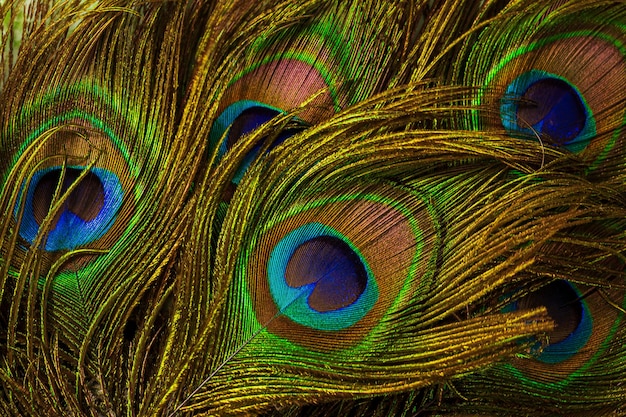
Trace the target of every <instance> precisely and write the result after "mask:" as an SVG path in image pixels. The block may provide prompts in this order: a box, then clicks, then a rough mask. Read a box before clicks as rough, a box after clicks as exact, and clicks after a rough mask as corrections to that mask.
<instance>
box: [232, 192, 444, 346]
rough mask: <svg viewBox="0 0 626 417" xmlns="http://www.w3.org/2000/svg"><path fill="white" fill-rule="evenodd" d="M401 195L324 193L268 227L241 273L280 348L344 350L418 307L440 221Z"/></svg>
mask: <svg viewBox="0 0 626 417" xmlns="http://www.w3.org/2000/svg"><path fill="white" fill-rule="evenodd" d="M402 193H403V192H402V191H400V190H395V189H391V188H386V187H382V188H381V189H380V190H377V191H372V192H366V193H362V192H354V191H353V192H346V194H344V195H341V194H339V195H335V194H332V195H321V196H319V197H317V198H313V199H310V200H307V201H305V202H302V203H299V204H294V205H292V206H291V207H290V208H289V209H287V210H286V215H284V216H280V217H278V218H275V219H272V220H269V221H268V222H267V223H265V226H263V227H262V230H263V232H262V233H261V234H260V236H259V238H258V239H256V240H255V243H254V246H253V247H251V248H250V249H249V250H247V251H245V254H246V255H245V258H244V259H246V261H245V262H246V264H247V265H248V267H247V268H246V269H245V273H244V274H243V276H242V278H244V280H245V282H246V283H247V284H246V285H247V287H248V291H247V294H249V295H248V297H250V304H251V306H252V307H253V311H254V314H255V316H256V320H257V321H258V323H260V324H261V325H263V326H267V330H268V331H269V332H270V333H271V334H274V335H275V336H276V337H278V338H280V339H282V340H284V341H285V342H287V341H290V342H291V343H294V344H296V345H300V346H303V347H306V348H308V349H312V350H319V351H325V350H328V349H331V350H334V349H342V348H348V347H351V346H355V345H358V344H359V343H361V342H362V341H363V339H366V338H367V337H368V335H369V334H371V331H372V330H373V329H375V328H376V327H377V326H380V325H381V324H380V323H381V321H382V320H383V318H384V317H386V316H387V315H388V314H391V313H392V311H396V309H399V308H401V306H403V305H406V304H407V303H409V302H411V301H415V299H416V297H419V296H420V295H419V294H422V292H423V291H425V288H427V287H428V286H429V285H430V278H429V276H430V274H431V273H432V264H433V262H434V259H435V258H436V254H435V250H434V245H435V243H436V240H437V235H438V231H437V226H436V224H437V222H436V220H435V218H434V217H433V214H432V213H431V212H430V208H429V207H428V205H427V204H426V203H425V202H423V201H422V200H420V199H419V197H418V196H415V195H412V194H409V195H408V196H404V198H402V197H400V195H401V194H402ZM378 221H380V222H381V223H378ZM381 288H385V291H382V290H381ZM331 335H334V336H332V343H329V341H330V339H329V337H331ZM281 343H282V342H281Z"/></svg>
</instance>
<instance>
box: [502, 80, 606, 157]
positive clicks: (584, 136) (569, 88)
mask: <svg viewBox="0 0 626 417" xmlns="http://www.w3.org/2000/svg"><path fill="white" fill-rule="evenodd" d="M500 115H501V118H502V124H503V125H504V127H505V128H506V129H507V130H508V131H509V133H510V134H511V135H513V136H516V135H520V134H525V136H526V137H533V136H538V137H540V138H542V139H543V140H547V141H549V143H552V144H553V145H556V146H559V147H564V148H566V149H568V150H569V151H571V152H580V151H582V150H584V149H585V148H586V147H587V145H588V144H589V142H590V141H591V139H592V138H593V137H594V136H595V134H596V123H595V120H594V117H593V115H592V113H591V109H590V108H589V106H588V105H587V103H586V101H585V99H584V97H583V96H582V95H581V94H580V92H579V91H578V89H577V88H576V87H575V86H574V85H572V84H570V83H569V82H568V81H567V80H565V79H562V78H560V77H559V76H557V75H555V74H550V73H547V72H544V71H536V70H532V71H528V72H525V73H523V74H522V75H520V76H519V77H517V78H515V80H513V82H511V83H510V84H509V85H508V87H507V88H506V92H505V95H504V97H503V98H502V104H501V105H500Z"/></svg>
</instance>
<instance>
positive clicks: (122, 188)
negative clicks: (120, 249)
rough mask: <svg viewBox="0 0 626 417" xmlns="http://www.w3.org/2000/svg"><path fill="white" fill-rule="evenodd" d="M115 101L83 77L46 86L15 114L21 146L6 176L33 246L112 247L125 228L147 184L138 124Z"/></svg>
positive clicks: (14, 133)
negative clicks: (141, 184) (135, 137)
mask: <svg viewBox="0 0 626 417" xmlns="http://www.w3.org/2000/svg"><path fill="white" fill-rule="evenodd" d="M115 106H116V105H115V101H114V100H112V99H111V98H110V97H108V95H107V94H106V93H105V92H104V91H103V90H101V89H99V88H97V87H95V86H93V85H87V84H80V83H79V84H76V85H72V86H69V87H67V88H57V89H54V90H53V91H51V92H49V93H46V94H43V95H42V96H41V97H40V98H39V100H38V101H36V102H34V103H33V104H31V105H30V106H24V107H23V108H22V109H21V113H20V116H19V117H16V118H14V119H13V120H12V125H11V127H10V131H9V132H10V133H11V135H10V136H9V138H10V139H8V140H10V141H11V142H12V143H15V146H14V147H13V148H14V149H16V150H17V151H16V152H15V153H13V154H12V155H10V159H11V160H12V164H11V165H10V166H9V168H10V169H8V170H6V171H5V172H4V176H5V178H6V179H7V181H9V183H8V184H13V185H12V187H13V189H14V191H13V193H14V195H15V200H14V204H13V205H12V207H10V208H8V210H10V212H11V215H12V217H13V218H14V219H15V221H16V222H17V223H18V225H17V231H18V234H19V236H20V238H21V239H22V240H23V242H24V245H25V246H30V247H36V248H37V249H41V250H43V251H46V252H50V253H53V252H59V251H60V252H63V251H68V250H75V249H78V248H83V247H89V248H93V249H105V248H108V247H110V243H111V242H113V241H114V240H115V238H116V237H119V236H120V234H121V232H122V231H123V230H124V227H123V226H122V224H121V223H122V221H120V213H121V212H122V211H124V212H126V213H128V212H129V211H132V208H133V207H134V204H135V202H136V199H137V196H138V193H140V192H141V191H140V190H139V188H138V187H137V185H138V183H137V177H138V173H139V170H138V166H137V162H138V161H137V160H136V159H135V158H133V157H131V152H136V149H131V148H129V141H128V139H129V138H128V137H127V136H128V132H129V130H128V129H130V125H131V124H130V123H129V122H128V121H126V120H124V119H120V117H119V111H118V109H116V107H115ZM100 113H101V115H100ZM7 149H10V148H9V147H7ZM7 191H8V190H7ZM55 256H56V255H55ZM59 256H60V255H59ZM86 258H91V257H89V256H87V257H86ZM84 261H85V259H82V260H80V259H76V261H75V262H73V263H74V264H76V265H79V264H80V265H82V264H84ZM71 264H72V262H70V264H68V267H69V268H70V269H72V268H73V267H72V265H71Z"/></svg>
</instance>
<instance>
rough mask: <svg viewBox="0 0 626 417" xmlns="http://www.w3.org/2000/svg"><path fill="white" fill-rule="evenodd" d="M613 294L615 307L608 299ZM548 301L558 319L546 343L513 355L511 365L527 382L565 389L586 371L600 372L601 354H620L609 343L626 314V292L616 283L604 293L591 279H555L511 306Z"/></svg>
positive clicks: (549, 308)
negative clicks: (528, 354)
mask: <svg viewBox="0 0 626 417" xmlns="http://www.w3.org/2000/svg"><path fill="white" fill-rule="evenodd" d="M607 297H609V298H610V299H612V300H613V301H614V302H615V303H616V305H617V307H614V306H612V305H611V304H610V303H607ZM538 306H545V307H546V309H547V310H548V314H549V316H550V317H551V318H552V320H553V321H554V323H555V328H554V330H553V331H551V332H549V333H548V334H547V336H548V338H547V340H546V341H545V343H544V344H543V346H541V347H540V346H539V345H537V346H536V347H537V348H539V349H537V350H535V351H534V353H533V355H532V358H517V359H514V360H512V361H511V363H510V368H509V369H510V371H511V372H512V374H513V375H515V376H516V377H517V378H519V379H520V381H521V382H522V383H524V384H527V385H528V386H529V387H530V386H532V387H535V388H538V387H542V388H543V389H550V390H552V389H557V390H558V389H562V387H564V386H567V385H568V384H577V383H578V384H580V383H582V384H584V375H585V374H591V373H595V372H597V369H598V368H597V367H598V366H600V364H599V363H597V361H598V360H599V358H600V357H601V355H603V354H604V355H607V354H609V352H613V353H610V354H609V355H619V351H620V349H617V350H615V348H614V347H613V348H611V346H612V345H613V344H614V343H615V337H616V335H617V333H618V332H619V328H620V326H621V323H622V322H623V320H624V313H623V308H624V306H626V292H625V291H624V290H623V289H620V288H615V289H612V290H610V292H608V293H603V292H602V290H598V289H597V288H594V287H592V286H589V285H584V284H579V283H573V282H569V281H565V280H556V281H553V282H552V283H550V284H547V285H545V286H543V287H541V288H540V289H538V290H536V291H534V292H532V293H529V294H528V295H526V296H524V297H522V298H520V299H519V300H518V301H517V302H516V303H514V305H513V308H520V309H526V308H536V307H538Z"/></svg>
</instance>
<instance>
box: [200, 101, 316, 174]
mask: <svg viewBox="0 0 626 417" xmlns="http://www.w3.org/2000/svg"><path fill="white" fill-rule="evenodd" d="M283 113H284V111H283V110H281V109H277V108H274V107H272V106H269V105H267V104H264V103H260V102H257V101H252V100H241V101H238V102H236V103H233V104H231V105H230V106H228V107H227V108H226V109H225V110H224V111H223V112H222V113H221V114H220V116H219V117H218V118H217V120H216V121H215V123H214V124H213V127H212V128H211V132H210V134H209V142H210V144H211V146H217V145H218V144H219V150H218V156H219V157H220V158H221V157H222V156H224V155H225V154H226V152H228V150H230V149H231V148H232V147H233V146H234V145H235V144H236V143H237V141H238V140H239V139H241V138H242V137H243V136H245V135H247V134H249V133H251V132H253V131H254V130H256V129H258V128H259V127H260V126H261V125H263V124H264V123H267V122H269V121H270V120H272V119H273V118H275V117H276V116H279V115H281V114H283ZM306 127H307V126H306V125H305V124H304V123H302V124H301V125H296V126H291V127H288V128H286V129H284V130H282V131H281V132H280V133H279V134H278V135H277V136H275V137H272V138H271V140H272V142H271V143H269V144H268V143H266V142H267V140H268V139H269V138H267V137H266V138H263V139H262V140H260V141H259V142H258V143H257V144H256V146H254V147H253V148H252V149H251V150H250V152H248V154H247V155H246V156H245V158H244V160H243V161H242V163H241V166H240V167H239V169H238V170H237V172H236V173H235V175H234V177H233V179H232V182H233V183H234V184H239V182H240V181H241V178H242V177H243V175H244V174H245V172H246V170H247V169H248V167H249V166H250V164H252V162H253V161H254V159H255V158H256V157H257V156H258V155H259V152H260V151H261V149H262V147H263V146H268V151H269V150H272V149H273V148H275V147H276V146H278V145H280V144H281V143H283V142H284V141H285V140H287V139H288V138H290V137H291V136H293V135H295V134H296V133H298V132H301V131H302V130H304V129H305V128H306ZM225 133H226V138H225V139H226V140H224V141H222V142H221V143H220V140H221V139H222V136H223V135H224V134H225Z"/></svg>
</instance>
